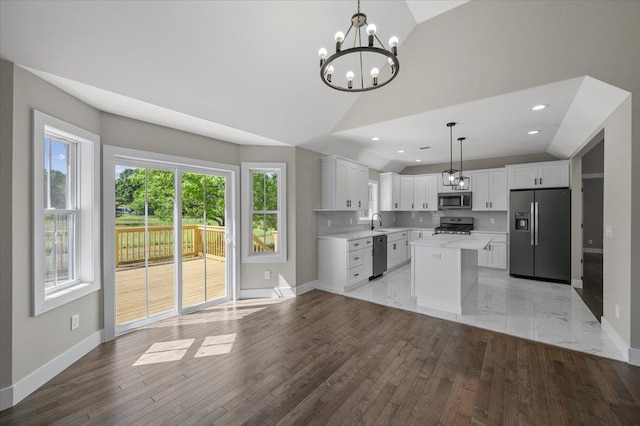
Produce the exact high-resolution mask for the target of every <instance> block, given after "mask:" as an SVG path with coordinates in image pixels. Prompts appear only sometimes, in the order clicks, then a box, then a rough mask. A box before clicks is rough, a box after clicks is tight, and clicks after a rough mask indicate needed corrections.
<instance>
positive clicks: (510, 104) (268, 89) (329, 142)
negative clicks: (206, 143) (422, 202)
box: [0, 0, 617, 171]
mask: <svg viewBox="0 0 640 426" xmlns="http://www.w3.org/2000/svg"><path fill="white" fill-rule="evenodd" d="M466 3H467V2H466V1H406V2H404V1H366V0H365V1H362V5H361V8H362V11H363V12H364V13H366V14H367V16H368V19H369V21H370V22H375V23H376V25H377V27H378V34H379V35H380V36H381V39H383V40H388V38H389V37H390V36H392V35H395V36H398V37H399V38H400V46H399V57H400V61H401V71H400V73H399V75H398V78H397V79H396V81H399V80H401V79H403V78H404V79H405V81H404V82H401V83H400V85H399V86H400V87H407V84H409V86H410V84H420V77H419V75H420V74H419V68H417V67H420V66H422V62H421V60H424V58H425V57H427V58H429V60H431V61H439V58H437V57H433V56H430V55H428V54H427V55H425V53H424V52H422V51H421V50H420V48H419V46H422V45H424V43H423V41H424V40H423V38H424V37H426V36H425V34H428V32H425V31H416V28H423V27H424V26H429V25H431V24H432V23H435V24H436V25H437V22H438V20H439V19H441V17H443V16H445V15H446V14H448V13H455V12H456V10H459V9H463V8H465V7H468V6H469V4H466ZM454 8H455V9H454ZM355 9H356V2H355V1H209V2H206V1H205V2H195V1H176V2H172V1H162V2H144V1H135V2H124V1H90V2H61V1H53V0H52V1H29V2H23V1H2V2H1V3H0V55H1V56H2V57H3V58H6V59H8V60H10V61H12V62H14V63H16V64H18V65H20V66H23V67H25V68H27V69H29V70H30V71H32V72H34V73H35V74H37V75H39V76H40V77H42V78H44V79H46V80H48V81H50V82H51V83H52V84H54V85H56V86H58V87H60V88H61V89H63V90H65V91H68V92H69V93H71V94H73V95H74V96H76V97H78V98H80V99H81V100H83V101H85V102H87V103H89V104H91V105H93V106H95V107H96V108H98V109H101V110H103V111H107V112H111V113H115V114H119V115H124V116H127V117H131V118H135V119H140V120H144V121H149V122H152V123H156V124H160V125H164V126H169V127H174V128H177V129H181V130H185V131H189V132H193V133H198V134H202V135H205V136H209V137H213V138H217V139H221V140H226V141H230V142H234V143H240V144H262V145H300V146H304V147H307V148H309V149H313V150H316V151H319V152H322V153H326V154H339V155H344V156H347V157H350V158H353V159H356V160H359V161H362V162H365V163H367V164H368V165H369V166H371V167H374V168H377V169H380V170H396V171H399V170H401V169H403V168H404V167H406V166H407V165H414V164H415V160H416V159H420V160H421V161H423V163H422V164H427V163H441V162H443V161H446V159H447V158H448V152H449V151H448V148H449V134H448V130H447V128H446V127H445V123H446V122H448V121H458V122H460V125H459V126H457V127H456V130H455V134H454V137H458V136H465V137H467V138H468V141H469V142H468V150H467V151H466V152H467V153H468V158H487V157H499V156H507V155H517V154H527V153H538V152H545V151H546V152H550V153H552V154H554V155H556V156H560V157H562V156H566V155H570V154H571V152H570V151H571V150H570V149H562V148H557V147H556V148H554V138H555V137H556V135H557V134H563V132H564V134H568V133H571V131H572V127H571V126H572V125H574V126H575V125H576V124H577V123H579V117H577V118H575V119H574V120H573V122H572V121H571V120H568V121H567V120H565V118H566V117H570V116H571V109H572V108H574V111H575V108H576V106H575V105H574V100H575V99H576V98H577V97H578V96H579V95H580V96H581V97H582V98H589V94H590V93H592V92H591V91H590V90H591V89H593V87H592V86H593V85H591V86H590V85H587V84H585V79H584V78H574V79H570V80H566V81H564V82H558V83H554V84H549V85H545V86H541V87H536V88H531V89H527V90H522V91H518V92H514V93H511V94H504V95H502V96H497V97H492V98H487V99H479V100H477V101H474V102H470V103H469V102H467V103H464V104H455V103H454V104H451V105H448V106H447V107H446V108H438V109H433V108H430V107H429V106H428V103H423V102H421V101H420V100H419V99H418V100H416V99H408V98H406V99H405V98H403V96H405V97H407V96H410V94H406V93H405V94H402V93H401V94H400V97H399V99H397V100H396V102H400V103H403V102H404V103H405V106H407V107H406V108H397V107H396V105H394V103H391V102H387V103H381V102H379V100H380V99H389V98H390V97H393V96H394V93H396V92H394V90H396V89H394V85H395V84H396V81H394V82H392V83H391V84H389V85H388V86H386V87H384V88H381V89H380V90H379V91H380V92H382V91H384V92H385V93H384V94H383V96H382V97H375V96H371V95H366V94H365V95H358V94H356V93H344V92H338V91H334V90H331V89H329V88H328V87H327V86H325V85H324V84H323V83H322V81H321V80H320V78H319V68H318V56H317V51H318V48H319V47H322V46H324V47H326V48H328V49H329V50H331V48H332V46H333V34H334V33H335V32H336V31H337V30H343V31H345V30H346V29H347V28H348V25H349V23H350V18H351V15H352V14H353V13H354V12H355ZM452 37H454V35H452ZM418 57H420V58H421V59H420V60H417V59H416V58H418ZM412 68H413V69H412ZM470 72H473V70H470ZM406 79H411V81H410V82H407V81H406ZM596 86H597V85H596ZM598 87H600V86H598ZM590 88H591V89H590ZM585 91H586V92H585ZM376 92H378V91H376ZM587 92H588V93H587ZM369 100H371V101H369ZM611 102H612V103H615V102H617V98H616V99H614V100H612V101H611ZM536 103H547V104H550V105H551V107H550V108H548V110H546V111H543V112H539V113H536V114H532V113H531V111H530V107H531V106H533V105H534V104H536ZM372 108H373V109H375V110H376V111H377V113H376V114H371V113H369V112H365V111H368V110H369V109H372ZM374 115H375V117H374ZM572 123H573V124H572ZM533 129H537V130H541V133H540V134H538V135H536V136H535V137H531V136H529V135H527V134H526V131H528V130H533ZM591 130H592V129H589V131H591ZM372 137H380V138H381V140H380V141H378V142H373V141H372V140H371V138H372ZM421 146H429V147H430V149H429V150H428V154H427V153H426V151H424V150H423V151H420V150H419V149H418V148H419V147H421ZM399 150H403V151H405V152H404V153H402V154H399V153H398V152H397V151H399Z"/></svg>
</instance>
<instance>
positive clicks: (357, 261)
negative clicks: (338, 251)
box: [349, 250, 364, 268]
mask: <svg viewBox="0 0 640 426" xmlns="http://www.w3.org/2000/svg"><path fill="white" fill-rule="evenodd" d="M363 262H364V250H354V251H351V252H349V268H353V267H355V266H359V265H362V263H363Z"/></svg>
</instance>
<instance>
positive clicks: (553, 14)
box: [334, 1, 640, 349]
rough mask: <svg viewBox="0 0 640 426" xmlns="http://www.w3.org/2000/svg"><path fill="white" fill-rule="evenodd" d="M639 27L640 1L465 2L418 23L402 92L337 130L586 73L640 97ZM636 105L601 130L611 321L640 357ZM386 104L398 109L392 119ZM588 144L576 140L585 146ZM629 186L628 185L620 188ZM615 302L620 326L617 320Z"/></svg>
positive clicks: (382, 97) (367, 100)
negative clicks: (609, 226) (639, 351)
mask: <svg viewBox="0 0 640 426" xmlns="http://www.w3.org/2000/svg"><path fill="white" fill-rule="evenodd" d="M638 22H640V2H637V1H628V2H621V1H620V2H608V1H589V2H585V1H563V2H549V1H535V2H533V1H530V2H524V1H523V2H502V1H471V2H468V3H465V4H464V5H462V6H459V7H457V8H455V9H453V10H451V11H449V12H447V13H443V14H441V15H439V16H437V17H435V18H433V19H430V20H429V21H426V22H424V23H422V24H420V25H418V26H417V27H416V28H415V29H414V34H415V35H416V36H417V37H408V38H407V40H406V41H405V42H404V43H403V44H402V52H403V53H402V57H403V58H404V59H403V64H402V67H403V68H402V77H401V78H398V79H396V80H395V81H394V83H393V90H378V91H373V92H367V93H363V94H362V95H361V96H360V97H359V98H358V99H357V100H356V101H355V103H354V105H353V107H352V108H351V109H350V110H349V112H348V113H347V114H346V115H345V116H344V117H343V119H342V120H341V122H340V123H339V124H338V125H337V126H336V128H335V129H334V131H336V132H339V131H341V130H346V129H350V128H354V127H361V126H364V125H367V124H372V123H376V122H378V121H381V120H390V119H393V118H397V117H403V116H407V115H413V114H416V113H419V112H422V111H432V110H437V109H440V108H445V107H447V106H450V105H456V104H462V103H466V102H470V101H473V100H478V99H483V98H487V97H491V96H496V95H500V94H504V93H510V92H513V91H516V90H522V89H527V88H530V87H535V86H540V85H543V84H549V83H553V82H557V81H562V80H566V79H569V78H575V77H579V76H584V75H588V76H591V77H594V78H597V79H599V80H601V81H604V82H606V83H608V84H611V85H614V86H616V87H619V88H621V89H623V90H627V91H629V92H630V93H632V94H633V95H636V97H637V95H638V94H640V79H639V78H638V75H640V49H638V43H639V41H640V25H638ZM452 28H455V31H453V32H452V30H451V29H452ZM596 28H597V29H599V30H594V29H596ZM434 58H437V60H434ZM628 103H629V104H628V105H626V106H622V107H621V108H620V109H619V110H618V111H616V113H614V114H612V116H611V117H610V118H609V119H608V120H606V123H593V124H594V126H602V127H604V128H605V133H606V138H607V143H606V144H605V148H604V149H605V185H604V205H605V210H604V220H605V223H609V224H612V225H613V230H614V233H613V238H610V239H605V241H604V250H605V253H607V256H605V259H604V263H605V266H604V270H605V271H604V293H605V297H604V316H605V318H606V319H607V321H608V322H609V323H610V324H611V325H612V327H613V329H614V330H615V331H616V332H617V333H618V334H619V335H620V336H621V338H622V339H623V340H624V341H625V342H626V343H627V344H630V345H631V347H633V348H636V349H640V326H638V324H640V281H638V280H637V279H634V281H633V283H632V281H631V277H639V276H640V221H634V222H633V223H632V222H631V217H634V218H637V217H640V195H639V194H640V190H639V188H640V148H639V146H640V136H639V135H640V132H638V131H636V132H635V134H634V135H633V141H632V135H631V128H632V126H633V128H635V129H640V108H634V109H633V111H632V110H631V105H630V103H631V100H630V99H629V101H628ZM380 105H393V109H392V110H391V114H392V115H389V110H388V109H382V108H380ZM382 111H384V113H383V112H382ZM612 134H615V138H616V141H615V142H613V143H611V142H612V141H611V140H610V137H611V135H612ZM593 136H595V135H592V136H591V137H593ZM590 139H591V138H589V140H590ZM589 140H584V141H583V140H578V141H574V142H575V145H576V146H579V147H582V146H583V145H585V144H586V143H588V142H589ZM620 181H625V182H628V184H627V185H623V186H622V185H620V184H619V183H616V184H614V182H620ZM574 235H575V233H574ZM573 241H574V244H575V240H573ZM578 249H579V250H581V246H578ZM610 249H611V250H610ZM618 254H620V256H618ZM572 274H573V271H572ZM616 304H618V305H619V306H620V311H621V312H620V319H618V318H616V317H615V316H614V315H613V312H614V308H615V305H616ZM631 309H633V313H631V312H630V310H631ZM632 324H634V327H633V329H632V327H631V325H632Z"/></svg>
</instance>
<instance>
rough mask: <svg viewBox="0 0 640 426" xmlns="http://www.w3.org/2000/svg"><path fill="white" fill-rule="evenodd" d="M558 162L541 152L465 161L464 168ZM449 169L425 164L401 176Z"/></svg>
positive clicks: (404, 172)
mask: <svg viewBox="0 0 640 426" xmlns="http://www.w3.org/2000/svg"><path fill="white" fill-rule="evenodd" d="M554 160H557V158H556V157H554V156H553V155H551V154H547V153H546V152H541V153H538V154H528V155H516V156H510V157H498V158H487V159H484V160H470V161H464V162H463V164H462V166H463V167H464V169H465V170H467V171H470V170H482V169H494V168H499V167H504V166H506V165H508V164H524V163H536V162H540V161H554ZM448 168H449V163H440V164H425V165H423V166H409V167H407V168H405V169H404V170H403V171H402V172H400V174H402V175H422V174H429V173H441V172H442V171H443V170H447V169H448Z"/></svg>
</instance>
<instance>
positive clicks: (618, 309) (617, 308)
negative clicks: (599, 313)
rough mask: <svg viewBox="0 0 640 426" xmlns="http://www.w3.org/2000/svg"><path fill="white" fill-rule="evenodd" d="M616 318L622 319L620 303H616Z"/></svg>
mask: <svg viewBox="0 0 640 426" xmlns="http://www.w3.org/2000/svg"><path fill="white" fill-rule="evenodd" d="M616 318H617V319H620V305H616Z"/></svg>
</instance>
